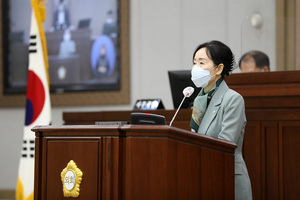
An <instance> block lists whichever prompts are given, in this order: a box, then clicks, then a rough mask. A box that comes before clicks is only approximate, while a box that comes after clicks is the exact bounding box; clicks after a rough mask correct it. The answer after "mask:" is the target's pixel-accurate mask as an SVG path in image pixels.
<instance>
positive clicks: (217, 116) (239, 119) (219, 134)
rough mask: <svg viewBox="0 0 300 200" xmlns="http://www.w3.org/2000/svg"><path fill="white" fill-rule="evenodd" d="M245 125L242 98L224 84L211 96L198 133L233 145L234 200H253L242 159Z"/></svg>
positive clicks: (223, 82)
mask: <svg viewBox="0 0 300 200" xmlns="http://www.w3.org/2000/svg"><path fill="white" fill-rule="evenodd" d="M245 125H246V116H245V105H244V99H243V97H242V96H241V95H240V94H238V93H237V92H235V91H233V90H231V89H229V88H228V86H227V84H226V82H225V81H222V83H221V84H220V85H219V88H218V89H217V91H216V92H215V94H214V96H213V97H212V99H211V101H210V103H209V105H208V107H207V109H206V112H205V115H204V117H203V120H202V122H201V124H200V127H199V129H198V133H201V134H205V135H208V136H212V137H215V138H219V139H223V140H227V141H231V142H234V143H235V144H236V145H237V148H236V150H235V199H236V200H239V199H241V200H248V199H249V200H251V199H252V191H251V183H250V179H249V175H248V171H247V167H246V164H245V162H244V159H243V156H242V146H243V139H244V130H245Z"/></svg>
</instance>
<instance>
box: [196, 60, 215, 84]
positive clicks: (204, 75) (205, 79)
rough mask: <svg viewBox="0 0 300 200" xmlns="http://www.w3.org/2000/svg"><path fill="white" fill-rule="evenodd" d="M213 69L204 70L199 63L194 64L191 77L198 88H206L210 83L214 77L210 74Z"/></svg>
mask: <svg viewBox="0 0 300 200" xmlns="http://www.w3.org/2000/svg"><path fill="white" fill-rule="evenodd" d="M215 68H216V67H214V68H212V69H211V70H213V69H215ZM211 70H204V69H202V68H201V67H199V66H198V65H194V67H193V68H192V71H191V74H192V78H191V79H192V81H193V83H194V84H195V86H196V87H197V88H200V87H202V88H205V87H206V86H207V85H208V83H209V81H210V79H211V78H212V76H211V75H210V71H211Z"/></svg>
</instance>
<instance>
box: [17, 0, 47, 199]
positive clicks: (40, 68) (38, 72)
mask: <svg viewBox="0 0 300 200" xmlns="http://www.w3.org/2000/svg"><path fill="white" fill-rule="evenodd" d="M31 5H32V15H31V26H30V41H29V67H28V81H27V94H26V114H25V115H26V116H25V126H24V133H23V144H22V151H21V158H20V163H19V174H18V182H17V187H16V200H32V199H33V189H34V151H35V149H34V148H35V142H34V140H35V135H34V133H33V132H32V131H31V129H32V128H33V127H34V126H36V125H49V124H50V123H51V104H50V94H49V81H48V58H47V49H46V42H45V41H46V40H45V35H44V31H43V27H42V22H43V21H45V7H44V5H43V1H42V0H31Z"/></svg>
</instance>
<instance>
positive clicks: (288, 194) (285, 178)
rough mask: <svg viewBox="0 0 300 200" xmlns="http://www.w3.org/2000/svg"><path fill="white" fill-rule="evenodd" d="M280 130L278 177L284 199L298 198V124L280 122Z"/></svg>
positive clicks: (299, 149) (299, 148)
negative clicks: (279, 177)
mask: <svg viewBox="0 0 300 200" xmlns="http://www.w3.org/2000/svg"><path fill="white" fill-rule="evenodd" d="M279 130H280V132H279V133H280V139H281V141H280V142H281V144H280V147H281V148H280V149H279V150H280V151H281V152H280V155H281V156H282V158H281V159H282V164H281V166H280V170H281V173H280V175H281V176H282V177H281V180H282V183H283V184H282V192H283V194H282V195H283V196H284V198H285V199H295V197H300V173H299V169H300V122H282V123H280V126H279Z"/></svg>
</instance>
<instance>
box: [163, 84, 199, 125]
mask: <svg viewBox="0 0 300 200" xmlns="http://www.w3.org/2000/svg"><path fill="white" fill-rule="evenodd" d="M182 93H183V95H184V97H183V99H182V101H181V103H180V105H179V106H178V108H177V110H176V113H175V115H174V116H173V118H172V120H171V122H170V125H169V126H172V123H173V121H174V119H175V117H176V115H177V113H178V111H179V109H180V107H181V105H182V103H183V102H184V100H185V98H186V97H188V98H189V97H190V96H192V94H193V93H194V88H193V87H191V86H188V87H186V88H184V90H183V91H182Z"/></svg>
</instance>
